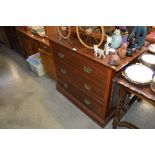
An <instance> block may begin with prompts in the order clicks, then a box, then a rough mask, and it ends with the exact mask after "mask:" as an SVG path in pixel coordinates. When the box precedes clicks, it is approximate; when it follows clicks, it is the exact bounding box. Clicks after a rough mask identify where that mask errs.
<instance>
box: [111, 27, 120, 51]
mask: <svg viewBox="0 0 155 155" xmlns="http://www.w3.org/2000/svg"><path fill="white" fill-rule="evenodd" d="M121 43H122V37H121V34H120V30H119V29H116V30H115V31H114V34H113V35H112V42H111V45H112V48H115V49H116V48H119V47H120V46H121Z"/></svg>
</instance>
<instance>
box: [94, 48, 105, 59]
mask: <svg viewBox="0 0 155 155" xmlns="http://www.w3.org/2000/svg"><path fill="white" fill-rule="evenodd" d="M94 51H95V53H94V55H95V56H96V57H98V58H101V57H103V58H105V54H104V50H102V49H100V48H98V47H97V45H94ZM98 55H99V56H98Z"/></svg>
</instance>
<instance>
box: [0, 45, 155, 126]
mask: <svg viewBox="0 0 155 155" xmlns="http://www.w3.org/2000/svg"><path fill="white" fill-rule="evenodd" d="M55 86H56V83H55V81H54V80H52V79H50V78H49V77H48V76H46V75H45V76H42V77H37V76H36V74H35V73H33V72H32V71H31V70H30V68H29V66H28V64H27V63H26V61H25V60H24V59H23V58H22V57H21V56H20V55H19V54H17V53H16V52H15V51H13V50H10V49H8V48H7V47H5V46H3V45H1V46H0V128H3V129H4V128H11V129H12V128H63V129H69V128H73V129H79V128H80V129H101V128H100V127H99V126H98V125H97V124H96V123H95V122H93V121H92V120H91V119H90V118H89V117H88V116H87V115H85V114H84V113H83V112H81V111H80V110H79V109H78V108H77V107H76V106H74V105H73V104H72V103H71V102H70V101H69V100H68V99H66V98H65V97H64V96H63V95H61V94H60V93H59V92H58V91H56V88H55ZM123 119H125V120H129V121H131V122H133V123H135V124H137V125H139V127H140V128H155V121H154V120H155V108H153V106H152V105H150V104H148V103H146V104H144V102H142V103H141V104H138V103H135V104H134V105H133V106H132V107H131V108H130V110H129V111H128V113H127V114H126V115H125V116H124V118H123ZM105 128H106V129H110V128H112V126H111V121H110V122H109V124H107V126H106V127H105Z"/></svg>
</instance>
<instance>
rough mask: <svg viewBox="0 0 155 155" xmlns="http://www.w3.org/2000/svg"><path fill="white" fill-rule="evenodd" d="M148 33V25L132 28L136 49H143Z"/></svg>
mask: <svg viewBox="0 0 155 155" xmlns="http://www.w3.org/2000/svg"><path fill="white" fill-rule="evenodd" d="M147 33H148V29H147V27H146V26H135V27H134V28H133V30H132V33H131V35H134V36H135V42H134V46H135V48H136V49H141V48H142V46H144V44H145V38H146V35H147Z"/></svg>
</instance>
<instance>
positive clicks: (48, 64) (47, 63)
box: [39, 48, 56, 79]
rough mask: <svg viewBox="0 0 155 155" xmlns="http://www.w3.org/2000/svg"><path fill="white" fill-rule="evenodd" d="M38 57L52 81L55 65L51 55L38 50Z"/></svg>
mask: <svg viewBox="0 0 155 155" xmlns="http://www.w3.org/2000/svg"><path fill="white" fill-rule="evenodd" d="M39 52H40V56H41V59H42V62H43V65H44V68H45V71H46V73H47V74H48V75H49V76H51V77H52V78H53V79H56V71H55V64H54V61H53V57H52V54H49V53H48V52H46V51H45V50H43V49H41V48H39Z"/></svg>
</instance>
